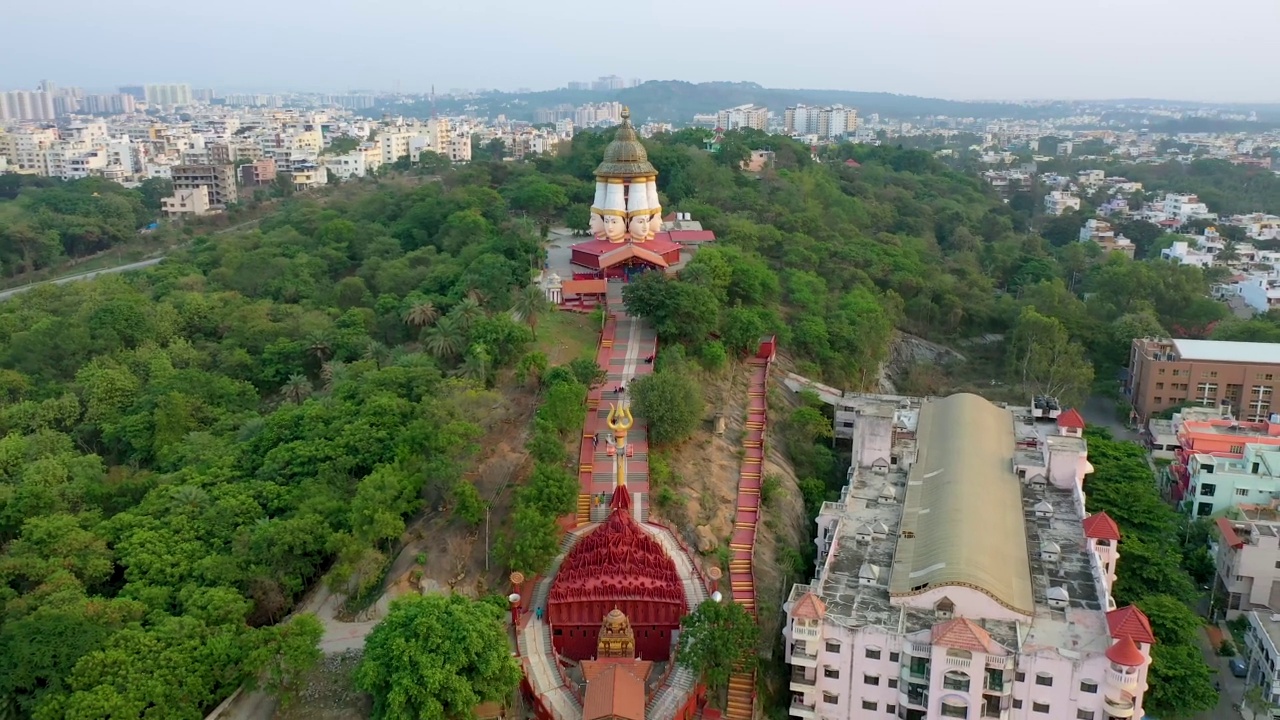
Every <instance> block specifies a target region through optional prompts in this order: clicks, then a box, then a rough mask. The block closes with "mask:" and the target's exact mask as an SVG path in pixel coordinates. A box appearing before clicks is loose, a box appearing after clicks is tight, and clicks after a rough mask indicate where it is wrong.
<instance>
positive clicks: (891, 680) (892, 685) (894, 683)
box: [889, 563, 1280, 690]
mask: <svg viewBox="0 0 1280 720" xmlns="http://www.w3.org/2000/svg"><path fill="white" fill-rule="evenodd" d="M1276 564H1277V565H1280V563H1276ZM896 687H898V678H889V689H890V690H892V689H894V688H896Z"/></svg>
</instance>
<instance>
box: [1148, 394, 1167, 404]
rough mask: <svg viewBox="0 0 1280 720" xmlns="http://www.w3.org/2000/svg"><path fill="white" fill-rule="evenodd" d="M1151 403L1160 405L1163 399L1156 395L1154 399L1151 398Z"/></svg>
mask: <svg viewBox="0 0 1280 720" xmlns="http://www.w3.org/2000/svg"><path fill="white" fill-rule="evenodd" d="M1151 402H1152V404H1154V405H1160V404H1162V403H1164V398H1162V397H1160V396H1159V395H1157V396H1155V397H1153V398H1151Z"/></svg>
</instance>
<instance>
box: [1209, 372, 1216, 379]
mask: <svg viewBox="0 0 1280 720" xmlns="http://www.w3.org/2000/svg"><path fill="white" fill-rule="evenodd" d="M1209 377H1211V378H1216V377H1218V371H1217V370H1210V371H1209Z"/></svg>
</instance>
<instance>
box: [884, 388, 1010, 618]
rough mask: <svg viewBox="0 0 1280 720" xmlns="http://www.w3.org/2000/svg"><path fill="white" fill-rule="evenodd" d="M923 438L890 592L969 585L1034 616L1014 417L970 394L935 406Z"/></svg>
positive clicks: (923, 416)
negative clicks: (1016, 472) (1015, 469)
mask: <svg viewBox="0 0 1280 720" xmlns="http://www.w3.org/2000/svg"><path fill="white" fill-rule="evenodd" d="M917 438H918V440H917V447H918V448H919V456H918V457H917V459H916V463H915V464H914V465H913V466H912V467H911V472H910V475H909V476H908V479H907V495H906V499H905V501H904V506H903V514H902V525H901V528H900V530H901V533H902V537H900V538H899V540H898V547H897V551H896V553H895V554H894V558H893V573H892V576H891V579H890V587H889V591H890V593H891V594H893V595H915V594H918V593H922V592H925V591H927V590H930V589H933V588H936V587H940V586H946V585H961V586H966V587H972V588H975V589H977V590H980V591H981V592H983V593H985V594H986V595H988V596H990V597H991V598H993V599H995V600H996V601H997V602H999V603H1000V604H1001V605H1003V606H1005V607H1007V608H1009V609H1010V610H1013V611H1015V612H1019V613H1022V614H1026V615H1031V614H1033V613H1034V611H1035V600H1034V597H1033V595H1032V590H1031V566H1030V561H1029V560H1028V558H1027V531H1026V526H1025V524H1024V520H1023V514H1022V488H1021V487H1020V486H1019V484H1018V478H1017V476H1016V475H1014V472H1013V451H1014V440H1015V438H1014V432H1013V417H1012V415H1011V414H1010V413H1009V411H1008V410H1005V409H1003V408H998V407H996V406H995V405H992V404H991V403H990V402H987V401H986V400H984V399H983V398H981V397H978V396H977V395H971V394H968V393H963V394H959V395H952V396H950V397H947V398H942V399H938V400H929V401H928V402H926V403H925V404H924V407H923V408H922V409H921V411H920V423H919V428H918V434H917Z"/></svg>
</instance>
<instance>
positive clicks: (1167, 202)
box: [1157, 193, 1218, 222]
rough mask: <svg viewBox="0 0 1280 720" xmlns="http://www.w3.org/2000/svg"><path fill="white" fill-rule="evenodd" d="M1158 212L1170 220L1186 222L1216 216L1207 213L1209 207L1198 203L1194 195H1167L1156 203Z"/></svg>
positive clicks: (1198, 200) (1215, 216) (1197, 198)
mask: <svg viewBox="0 0 1280 720" xmlns="http://www.w3.org/2000/svg"><path fill="white" fill-rule="evenodd" d="M1157 205H1158V207H1159V210H1160V212H1162V213H1164V215H1165V216H1166V217H1168V218H1169V219H1171V220H1177V221H1179V222H1186V221H1188V220H1201V219H1216V218H1217V217H1218V216H1217V215H1216V214H1214V213H1211V212H1209V206H1208V205H1205V204H1204V203H1202V202H1200V198H1199V197H1196V196H1195V195H1182V194H1178V193H1169V194H1167V195H1165V196H1164V197H1163V198H1162V199H1161V200H1160V201H1159V202H1158V203H1157Z"/></svg>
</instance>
